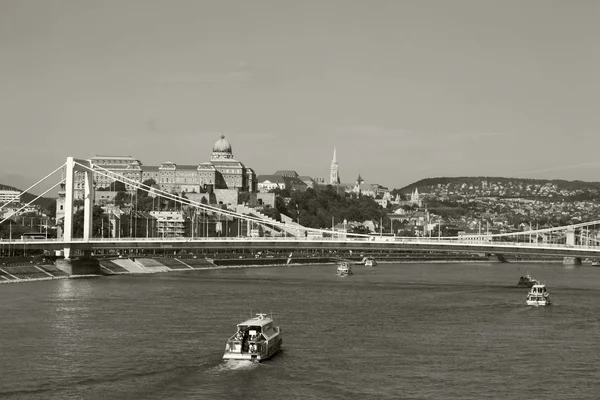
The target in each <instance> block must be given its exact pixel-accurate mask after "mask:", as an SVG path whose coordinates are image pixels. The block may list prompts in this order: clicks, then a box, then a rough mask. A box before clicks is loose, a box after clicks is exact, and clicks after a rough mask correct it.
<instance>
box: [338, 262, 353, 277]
mask: <svg viewBox="0 0 600 400" xmlns="http://www.w3.org/2000/svg"><path fill="white" fill-rule="evenodd" d="M337 273H338V275H340V276H348V275H352V268H350V264H348V263H347V262H346V261H344V262H342V263H341V264H340V265H338V267H337Z"/></svg>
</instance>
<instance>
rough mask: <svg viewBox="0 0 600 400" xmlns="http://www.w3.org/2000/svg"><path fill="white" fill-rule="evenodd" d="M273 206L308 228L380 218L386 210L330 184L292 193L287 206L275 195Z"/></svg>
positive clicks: (370, 199)
mask: <svg viewBox="0 0 600 400" xmlns="http://www.w3.org/2000/svg"><path fill="white" fill-rule="evenodd" d="M275 208H276V209H277V210H278V211H279V212H280V213H282V214H285V215H287V216H289V217H291V218H293V219H294V220H295V221H298V219H299V221H300V224H301V225H303V226H306V227H310V228H330V227H331V225H332V223H334V224H337V223H340V222H342V221H343V220H344V219H345V220H347V221H358V222H363V221H377V222H378V221H379V220H380V219H381V218H383V217H385V215H386V211H385V210H384V209H382V208H381V207H380V206H379V204H377V203H376V202H375V200H374V199H373V198H371V197H368V196H359V197H358V198H350V197H344V196H340V195H338V194H337V193H336V192H335V191H334V190H333V188H332V187H330V186H329V187H327V188H326V189H325V190H322V191H319V192H317V191H315V190H313V189H308V190H306V191H305V192H299V191H298V192H293V193H292V194H291V198H290V201H289V203H288V204H287V205H285V202H284V201H283V199H282V198H281V197H279V196H278V197H276V198H275Z"/></svg>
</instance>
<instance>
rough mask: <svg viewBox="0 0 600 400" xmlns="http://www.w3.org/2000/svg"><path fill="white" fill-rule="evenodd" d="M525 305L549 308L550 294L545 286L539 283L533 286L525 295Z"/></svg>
mask: <svg viewBox="0 0 600 400" xmlns="http://www.w3.org/2000/svg"><path fill="white" fill-rule="evenodd" d="M526 304H527V305H528V306H549V305H550V304H551V301H550V292H548V289H546V285H544V284H543V283H540V282H537V283H536V284H535V285H533V286H532V287H531V290H530V291H529V293H527V301H526Z"/></svg>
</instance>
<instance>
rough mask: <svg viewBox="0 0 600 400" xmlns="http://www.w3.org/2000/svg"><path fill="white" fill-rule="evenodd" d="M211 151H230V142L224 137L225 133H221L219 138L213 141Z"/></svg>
mask: <svg viewBox="0 0 600 400" xmlns="http://www.w3.org/2000/svg"><path fill="white" fill-rule="evenodd" d="M213 153H231V144H230V143H229V141H228V140H227V139H225V135H221V139H219V140H217V141H216V142H215V145H214V146H213Z"/></svg>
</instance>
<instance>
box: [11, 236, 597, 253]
mask: <svg viewBox="0 0 600 400" xmlns="http://www.w3.org/2000/svg"><path fill="white" fill-rule="evenodd" d="M227 241H230V242H236V241H247V242H273V241H276V242H290V243H302V242H304V243H306V242H311V243H319V242H337V243H344V242H357V241H358V242H376V243H381V242H386V243H390V244H391V243H394V244H397V245H407V244H414V245H417V246H418V245H427V244H436V245H442V246H447V247H448V248H452V247H455V246H470V247H474V248H477V247H485V248H489V247H496V248H511V247H512V248H523V247H529V248H553V249H560V248H562V249H581V250H597V249H600V246H597V245H593V244H577V245H567V244H564V243H544V242H505V241H502V242H500V241H496V242H490V241H473V240H464V239H458V238H457V239H453V240H444V239H441V238H425V237H420V238H415V237H386V236H382V237H373V236H371V237H343V236H339V237H284V236H280V237H245V236H240V237H195V238H189V237H165V238H157V237H151V238H150V237H149V238H93V239H90V240H89V241H85V240H84V239H83V238H74V239H72V240H71V242H70V243H149V242H154V243H201V242H227ZM57 243H59V244H60V243H65V242H64V241H63V240H62V239H0V244H2V245H3V246H4V245H13V246H18V245H27V244H38V245H43V244H53V245H55V244H57ZM65 244H66V243H65Z"/></svg>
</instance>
